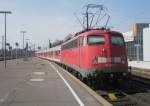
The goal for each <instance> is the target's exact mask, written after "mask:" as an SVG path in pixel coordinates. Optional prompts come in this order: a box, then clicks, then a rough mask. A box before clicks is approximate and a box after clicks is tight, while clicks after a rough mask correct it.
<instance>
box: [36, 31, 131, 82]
mask: <svg viewBox="0 0 150 106" xmlns="http://www.w3.org/2000/svg"><path fill="white" fill-rule="evenodd" d="M60 47H61V48H60ZM37 54H38V53H37ZM46 54H47V55H46ZM38 56H39V55H38ZM40 56H42V57H43V56H44V58H45V57H46V58H47V59H49V60H53V61H55V62H58V63H60V64H62V65H64V66H65V67H68V68H70V69H72V72H73V73H74V74H75V75H76V76H77V77H79V78H81V79H83V80H87V79H103V80H104V79H112V78H113V79H122V78H123V77H126V76H127V75H128V62H127V54H126V47H125V42H124V39H123V36H122V34H121V33H119V32H116V31H110V30H105V29H89V30H86V31H82V32H80V33H78V34H76V35H75V36H74V37H72V38H71V39H70V40H68V41H65V42H63V43H62V44H61V45H58V46H56V47H53V48H50V50H48V51H46V52H45V53H43V55H40Z"/></svg>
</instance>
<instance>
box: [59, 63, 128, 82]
mask: <svg viewBox="0 0 150 106" xmlns="http://www.w3.org/2000/svg"><path fill="white" fill-rule="evenodd" d="M59 64H60V65H61V66H62V67H63V68H65V69H67V70H68V71H69V72H70V73H72V74H73V75H74V76H76V77H77V78H78V79H80V80H82V81H83V82H85V83H89V84H90V85H92V84H100V83H103V82H106V81H107V82H108V81H110V82H111V81H115V82H116V81H118V80H126V79H127V78H128V76H129V75H130V71H129V68H128V67H127V68H109V69H108V68H106V69H83V68H79V67H77V66H74V65H71V64H69V63H65V62H62V61H61V62H60V63H59Z"/></svg>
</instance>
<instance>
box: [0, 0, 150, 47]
mask: <svg viewBox="0 0 150 106" xmlns="http://www.w3.org/2000/svg"><path fill="white" fill-rule="evenodd" d="M88 3H97V4H103V5H105V6H106V7H107V8H108V13H109V15H110V16H111V18H110V23H109V25H110V26H113V27H114V29H117V30H119V31H121V32H126V31H129V30H130V29H131V25H132V24H133V23H137V22H142V23H143V22H148V23H149V22H150V6H149V4H150V1H149V0H0V11H2V10H11V11H12V14H10V15H8V16H7V35H8V37H7V40H8V42H10V43H11V44H12V45H14V43H15V42H16V41H17V42H19V43H20V46H22V36H21V33H20V31H21V30H26V31H27V33H26V35H25V37H26V39H31V40H30V41H31V42H32V43H36V44H37V45H41V46H45V45H47V44H48V39H51V40H52V41H54V40H56V39H63V38H64V37H65V36H66V35H68V34H69V33H73V32H77V31H80V30H81V26H80V25H79V23H78V21H77V20H76V18H75V17H74V15H73V13H74V12H78V11H80V10H81V9H82V7H83V6H84V5H86V4H88ZM2 35H4V15H2V14H0V37H1V36H2ZM0 40H1V38H0ZM0 42H1V41H0ZM0 47H1V44H0Z"/></svg>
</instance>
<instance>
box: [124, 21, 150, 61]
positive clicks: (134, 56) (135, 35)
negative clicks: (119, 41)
mask: <svg viewBox="0 0 150 106" xmlns="http://www.w3.org/2000/svg"><path fill="white" fill-rule="evenodd" d="M123 36H124V38H125V42H126V47H127V54H128V59H129V60H135V61H148V60H149V61H150V58H149V59H148V57H150V49H149V48H150V47H149V48H148V44H147V43H148V40H149V38H150V28H149V23H135V24H133V25H132V31H130V32H126V33H123ZM149 42H150V41H149ZM148 51H149V54H147V52H148Z"/></svg>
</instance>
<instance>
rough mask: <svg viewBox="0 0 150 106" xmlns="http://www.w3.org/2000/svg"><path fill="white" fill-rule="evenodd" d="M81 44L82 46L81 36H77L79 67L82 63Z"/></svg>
mask: <svg viewBox="0 0 150 106" xmlns="http://www.w3.org/2000/svg"><path fill="white" fill-rule="evenodd" d="M82 46H83V37H82V36H80V37H79V67H81V64H82Z"/></svg>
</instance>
